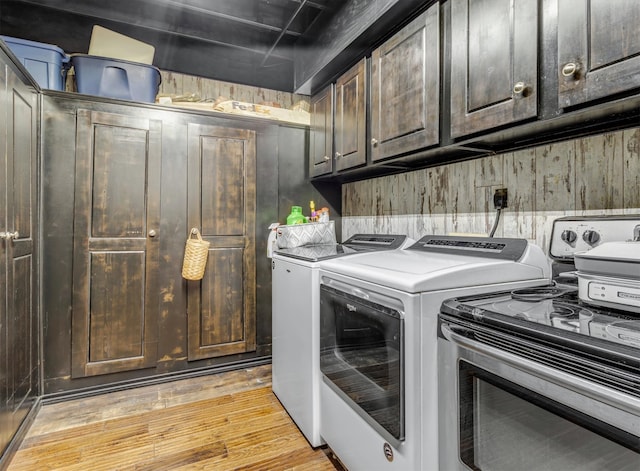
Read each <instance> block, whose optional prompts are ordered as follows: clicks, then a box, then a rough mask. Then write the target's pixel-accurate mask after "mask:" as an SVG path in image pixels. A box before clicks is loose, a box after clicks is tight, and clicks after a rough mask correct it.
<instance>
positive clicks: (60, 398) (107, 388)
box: [0, 356, 271, 469]
mask: <svg viewBox="0 0 640 471" xmlns="http://www.w3.org/2000/svg"><path fill="white" fill-rule="evenodd" d="M269 363H271V356H265V357H261V358H252V359H250V360H242V361H237V362H233V363H228V364H225V365H216V366H208V367H204V368H197V369H193V370H188V371H179V372H175V373H166V374H162V375H157V376H151V377H145V378H138V379H135V380H131V381H122V382H118V383H111V384H107V385H99V386H93V387H90V388H84V389H76V390H73V391H63V392H59V393H52V394H46V395H44V396H42V401H41V402H42V405H47V404H55V403H57V402H65V401H70V400H72V399H82V398H85V397H91V396H97V395H99V394H107V393H110V392H115V391H122V390H125V389H133V388H139V387H143V386H153V385H155V384H162V383H167V382H169V381H177V380H181V379H189V378H197V377H199V376H207V375H212V374H217V373H226V372H228V371H234V370H241V369H246V368H255V367H257V366H262V365H267V364H269ZM0 469H2V468H0Z"/></svg>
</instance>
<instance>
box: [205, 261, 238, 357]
mask: <svg viewBox="0 0 640 471" xmlns="http://www.w3.org/2000/svg"><path fill="white" fill-rule="evenodd" d="M243 257H244V253H243V250H242V249H215V250H210V251H209V260H208V262H207V264H208V270H207V275H206V276H205V278H204V279H203V280H202V288H201V290H202V294H201V295H202V310H201V322H202V327H201V340H200V342H201V346H203V347H209V346H212V345H220V344H229V343H234V342H239V341H242V340H244V312H243V311H244V310H243V306H244V301H243V299H244V296H243V295H244V292H243V285H244V282H243V281H244V277H245V274H244V273H243V271H242V268H243V263H242V260H243ZM243 347H244V346H242V348H243Z"/></svg>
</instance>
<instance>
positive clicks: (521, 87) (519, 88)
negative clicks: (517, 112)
mask: <svg viewBox="0 0 640 471" xmlns="http://www.w3.org/2000/svg"><path fill="white" fill-rule="evenodd" d="M527 88H528V87H527V85H526V84H525V83H524V82H518V83H516V84H515V85H514V86H513V93H514V94H515V95H518V96H524V94H525V92H526V91H527Z"/></svg>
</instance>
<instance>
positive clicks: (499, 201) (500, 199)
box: [493, 188, 507, 209]
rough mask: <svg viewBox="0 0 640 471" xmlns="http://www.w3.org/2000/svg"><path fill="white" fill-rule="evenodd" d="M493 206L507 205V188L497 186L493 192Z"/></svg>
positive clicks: (501, 207)
mask: <svg viewBox="0 0 640 471" xmlns="http://www.w3.org/2000/svg"><path fill="white" fill-rule="evenodd" d="M493 206H494V207H495V208H496V209H504V208H506V207H507V189H506V188H498V189H497V190H496V192H495V193H494V194H493Z"/></svg>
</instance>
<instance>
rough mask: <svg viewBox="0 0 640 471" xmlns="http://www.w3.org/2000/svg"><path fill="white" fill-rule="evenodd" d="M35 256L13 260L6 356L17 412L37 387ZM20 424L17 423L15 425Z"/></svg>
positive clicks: (9, 382)
mask: <svg viewBox="0 0 640 471" xmlns="http://www.w3.org/2000/svg"><path fill="white" fill-rule="evenodd" d="M32 264H33V257H32V256H31V255H27V256H24V257H17V258H14V259H13V261H12V263H11V272H10V276H11V277H12V279H13V284H12V288H13V293H11V294H12V297H11V298H10V299H11V300H12V301H13V302H12V303H11V305H10V306H9V309H10V311H9V312H10V313H11V315H10V316H7V331H8V334H9V335H8V338H7V342H8V344H9V348H8V352H7V353H8V355H7V357H6V359H7V361H8V365H9V368H8V369H9V380H8V387H9V389H8V391H9V404H10V408H11V411H12V412H15V411H16V410H17V409H18V408H19V407H20V405H21V404H22V401H24V399H25V398H26V397H27V396H28V395H29V394H30V393H32V392H35V391H32V389H33V388H35V387H36V384H35V382H34V380H35V376H33V375H34V373H35V371H34V370H35V368H36V367H37V365H36V361H37V359H36V358H34V357H33V345H34V343H35V342H36V338H35V337H34V329H33V328H34V327H35V325H34V322H35V319H34V317H33V315H32V313H33V309H34V306H32V304H31V300H32V299H33V292H32V284H33V281H32V280H33V271H32V270H33V268H32ZM15 425H18V424H15Z"/></svg>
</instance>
